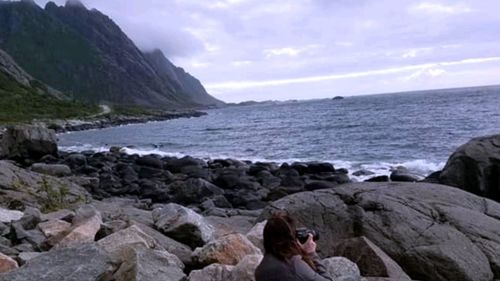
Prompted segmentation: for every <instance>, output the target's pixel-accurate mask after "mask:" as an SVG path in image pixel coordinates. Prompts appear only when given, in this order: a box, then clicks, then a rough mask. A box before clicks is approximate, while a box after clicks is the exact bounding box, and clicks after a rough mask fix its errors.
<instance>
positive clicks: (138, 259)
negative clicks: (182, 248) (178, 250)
mask: <svg viewBox="0 0 500 281" xmlns="http://www.w3.org/2000/svg"><path fill="white" fill-rule="evenodd" d="M183 269H184V264H182V262H181V261H180V260H179V259H178V258H177V257H176V256H174V255H172V254H170V253H168V252H166V251H158V250H151V249H145V248H142V249H134V250H133V254H132V255H131V256H129V257H128V259H127V260H126V261H125V262H124V263H123V264H122V265H121V266H120V268H119V269H118V271H117V272H116V273H115V274H114V276H113V277H114V280H116V281H149V280H168V281H183V280H185V278H186V275H185V274H184V272H183V271H182V270H183Z"/></svg>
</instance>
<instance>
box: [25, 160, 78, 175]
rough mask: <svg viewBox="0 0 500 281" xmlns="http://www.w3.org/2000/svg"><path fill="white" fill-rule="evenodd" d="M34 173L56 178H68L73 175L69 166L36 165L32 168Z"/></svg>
mask: <svg viewBox="0 0 500 281" xmlns="http://www.w3.org/2000/svg"><path fill="white" fill-rule="evenodd" d="M31 170H32V171H33V172H37V173H40V174H45V175H49V176H54V177H67V176H70V175H71V169H70V168H69V167H68V166H67V165H61V164H45V163H35V164H33V165H32V166H31Z"/></svg>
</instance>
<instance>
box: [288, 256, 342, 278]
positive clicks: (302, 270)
mask: <svg viewBox="0 0 500 281" xmlns="http://www.w3.org/2000/svg"><path fill="white" fill-rule="evenodd" d="M313 261H314V264H315V265H316V269H317V270H316V271H315V270H314V269H312V268H311V267H310V266H309V265H308V264H307V263H306V262H305V261H303V260H302V257H301V256H294V257H292V259H291V263H292V266H293V268H294V270H295V274H296V275H297V277H299V279H300V280H301V281H333V279H332V278H331V277H330V275H329V274H328V272H327V271H326V269H325V267H324V265H323V264H321V262H320V261H319V257H318V258H317V260H316V259H313ZM318 265H320V266H319V267H318Z"/></svg>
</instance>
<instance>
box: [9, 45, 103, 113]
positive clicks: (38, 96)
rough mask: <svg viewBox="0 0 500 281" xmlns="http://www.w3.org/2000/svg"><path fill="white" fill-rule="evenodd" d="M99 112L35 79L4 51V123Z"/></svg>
mask: <svg viewBox="0 0 500 281" xmlns="http://www.w3.org/2000/svg"><path fill="white" fill-rule="evenodd" d="M98 111H99V108H98V107H97V106H94V105H89V104H83V103H79V102H75V101H72V100H70V99H68V98H67V97H66V96H65V95H63V94H62V93H61V92H59V91H57V90H54V89H52V88H51V87H49V86H47V85H45V84H44V83H42V82H40V81H37V80H35V79H34V78H33V77H32V76H31V75H29V74H28V73H26V71H24V69H22V68H21V67H20V66H19V65H18V64H17V63H16V62H15V61H14V60H13V59H12V58H11V57H10V56H9V55H8V54H7V53H6V52H4V51H3V50H1V49H0V123H10V122H24V121H32V120H33V119H44V118H47V119H54V118H57V119H60V118H73V117H81V116H87V115H91V114H95V113H97V112H98Z"/></svg>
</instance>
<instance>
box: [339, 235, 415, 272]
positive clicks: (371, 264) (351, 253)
mask: <svg viewBox="0 0 500 281" xmlns="http://www.w3.org/2000/svg"><path fill="white" fill-rule="evenodd" d="M334 251H335V254H336V255H338V256H342V257H346V258H348V259H349V260H351V261H353V262H354V263H356V265H357V266H358V267H359V269H360V271H361V275H363V276H365V277H369V276H374V277H390V278H394V279H397V280H411V279H410V277H409V276H408V275H407V274H406V273H405V272H404V271H403V269H402V268H401V267H400V266H399V265H398V264H397V263H396V262H395V261H394V260H392V259H391V258H390V257H389V256H388V255H387V254H386V253H384V251H382V249H380V248H379V247H378V246H377V245H375V244H373V243H372V242H371V241H370V240H368V239H367V238H366V237H357V238H351V239H346V240H343V241H341V242H340V244H338V245H336V246H335V250H334Z"/></svg>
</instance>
